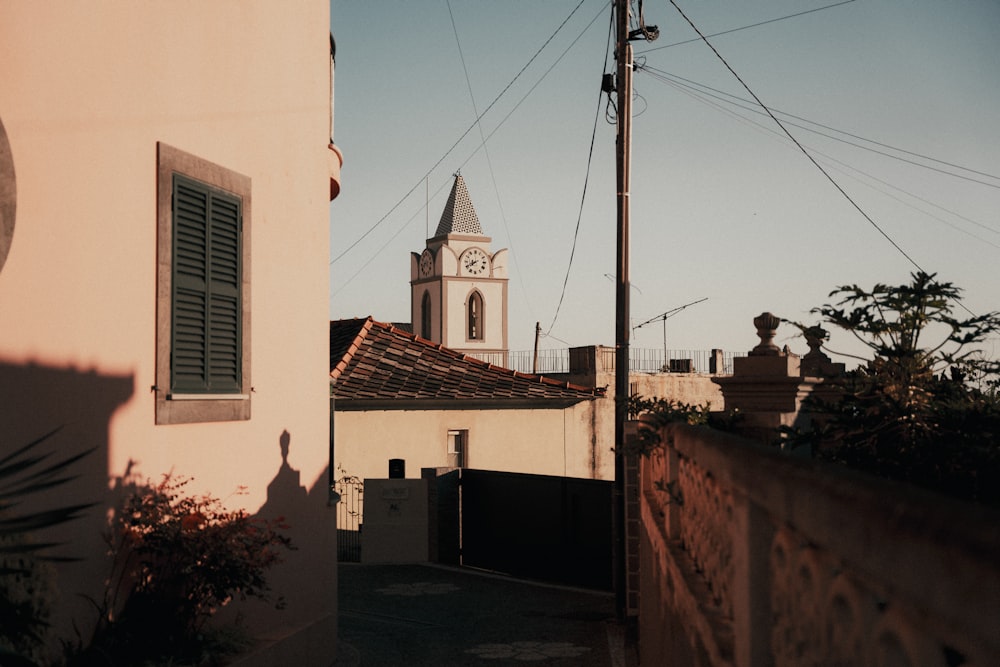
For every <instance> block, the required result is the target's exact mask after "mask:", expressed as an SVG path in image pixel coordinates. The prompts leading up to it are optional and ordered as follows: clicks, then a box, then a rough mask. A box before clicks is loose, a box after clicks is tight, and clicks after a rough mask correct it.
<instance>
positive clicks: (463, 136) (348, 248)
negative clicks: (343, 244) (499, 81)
mask: <svg viewBox="0 0 1000 667" xmlns="http://www.w3.org/2000/svg"><path fill="white" fill-rule="evenodd" d="M584 2H586V0H580V2H579V3H577V5H576V7H574V8H573V11H571V12H570V13H569V16H567V17H566V18H565V19H563V22H562V23H560V24H559V26H558V27H557V28H556V29H555V32H553V33H552V34H551V35H549V38H548V39H546V40H545V42H544V43H543V44H542V45H541V46H540V47H539V48H538V50H537V51H535V55H533V56H531V58H529V59H528V62H526V63H525V64H524V67H522V68H521V69H520V71H519V72H518V73H517V74H515V75H514V78H513V79H511V80H510V83H508V84H507V85H506V86H504V89H503V90H501V91H500V93H499V94H498V95H497V96H496V97H495V98H493V101H492V102H490V104H489V106H488V107H486V109H485V110H483V113H481V114H479V116H477V117H476V120H475V121H473V123H472V125H470V126H469V127H468V128H467V129H466V130H465V132H463V133H462V136H460V137H459V138H458V139H457V140H456V141H455V143H453V144H452V145H451V147H450V148H449V149H448V150H447V151H445V153H444V155H442V156H441V157H440V158H439V159H438V161H437V162H435V163H434V164H433V165H432V166H431V168H430V169H428V170H427V171H426V172H425V173H424V175H423V176H421V177H420V179H419V180H418V181H417V182H416V184H415V185H414V186H413V187H412V188H410V189H409V190H408V191H407V193H406V194H405V195H403V197H402V198H401V199H400V200H399V201H398V202H396V203H395V204H394V205H393V207H392V208H391V209H389V212H388V213H386V214H385V215H383V216H382V217H381V218H379V219H378V220H377V221H376V222H375V224H374V225H372V226H371V227H369V228H368V230H367V231H365V233H364V234H362V235H361V236H360V237H358V239H357V240H356V241H355V242H354V243H352V244H351V245H349V246H348V247H347V248H346V249H345V250H344V251H343V252H341V253H340V254H339V255H337V256H336V257H334V258H333V259H331V260H330V264H333V263H334V262H336V261H338V260H339V259H341V258H342V257H343V256H344V255H346V254H347V253H349V252H350V251H351V250H353V249H354V248H355V246H357V245H358V244H359V243H361V241H363V240H364V239H365V237H367V236H368V235H369V234H371V233H372V232H373V231H375V229H376V228H377V227H378V226H379V225H381V224H382V223H383V222H385V221H386V219H388V217H389V216H390V215H392V213H393V211H395V210H396V209H397V208H399V206H400V205H401V204H402V203H403V202H404V201H406V200H407V199H408V198H409V197H410V195H412V194H413V193H414V192H415V191H416V189H417V188H418V187H420V183H421V181H423V180H424V179H425V178H427V177H428V176H430V175H431V173H432V172H433V171H434V170H435V169H437V168H438V165H440V164H441V163H442V162H444V161H445V158H447V157H448V156H449V155H451V152H452V151H454V150H455V148H457V147H458V145H459V144H460V143H462V140H463V139H465V137H466V136H467V135H468V134H469V132H471V131H472V130H473V129H474V128H475V127H476V126H477V125H478V123H479V121H480V119H482V118H483V116H485V115H486V114H488V113H489V112H490V109H492V108H493V105H495V104H496V103H497V102H498V101H499V100H500V98H501V97H503V96H504V94H505V93H506V92H507V91H508V90H509V89H510V87H511V86H513V85H514V83H515V82H516V81H517V80H518V79H519V78H520V77H521V75H522V74H524V72H525V70H527V69H528V67H530V66H531V63H533V62H535V59H536V58H537V57H538V56H539V54H541V52H542V51H543V50H544V49H545V47H546V46H548V45H549V42H551V41H552V40H553V39H554V38H555V36H556V35H557V34H559V31H561V30H562V29H563V26H565V25H566V23H567V22H568V21H569V20H570V19H571V18H573V15H574V14H576V11H577V10H578V9H580V6H581V5H583V3H584Z"/></svg>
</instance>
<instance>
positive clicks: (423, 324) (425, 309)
mask: <svg viewBox="0 0 1000 667" xmlns="http://www.w3.org/2000/svg"><path fill="white" fill-rule="evenodd" d="M433 308H434V306H433V304H432V303H431V291H430V290H424V295H423V296H422V297H421V298H420V336H421V338H425V339H427V340H433V336H434V320H433V312H434V311H433Z"/></svg>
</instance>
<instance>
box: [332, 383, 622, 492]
mask: <svg viewBox="0 0 1000 667" xmlns="http://www.w3.org/2000/svg"><path fill="white" fill-rule="evenodd" d="M596 403H597V401H582V402H580V403H577V404H576V405H574V406H571V407H569V408H566V409H546V410H540V409H539V410H527V409H517V410H489V409H486V410H433V409H428V410H380V411H339V410H338V411H336V412H335V414H334V437H335V447H336V453H335V455H334V461H335V466H336V469H337V475H338V477H339V476H341V475H354V476H356V477H360V478H384V477H388V471H389V459H404V460H405V461H406V477H408V478H414V477H420V469H421V468H436V467H446V466H448V465H450V463H449V461H450V460H449V457H448V431H449V430H465V431H468V450H467V452H466V459H465V467H468V468H476V469H481V470H498V471H502V472H523V473H531V474H537V475H558V476H566V477H583V478H592V479H613V477H614V455H613V452H612V451H611V443H610V441H603V442H600V441H595V440H594V439H593V437H592V435H591V434H592V433H593V432H594V430H593V427H592V423H593V420H594V419H595V418H596V415H597V413H596V411H595V408H596Z"/></svg>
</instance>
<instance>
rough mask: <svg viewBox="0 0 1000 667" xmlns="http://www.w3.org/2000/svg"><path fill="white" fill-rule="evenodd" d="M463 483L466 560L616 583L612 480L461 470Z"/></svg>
mask: <svg viewBox="0 0 1000 667" xmlns="http://www.w3.org/2000/svg"><path fill="white" fill-rule="evenodd" d="M461 489H462V491H461V498H462V499H461V526H462V534H461V539H462V564H463V565H467V566H471V567H479V568H484V569H488V570H496V571H499V572H505V573H508V574H512V575H516V576H520V577H526V578H532V579H541V580H544V581H549V582H553V583H560V584H569V585H574V586H584V587H587V588H598V589H604V590H610V589H611V553H612V549H611V490H612V483H611V482H607V481H603V480H594V479H578V478H572V477H551V476H544V475H526V474H521V473H505V472H492V471H484V470H468V469H463V470H462V482H461Z"/></svg>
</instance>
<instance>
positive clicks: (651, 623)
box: [639, 424, 1000, 667]
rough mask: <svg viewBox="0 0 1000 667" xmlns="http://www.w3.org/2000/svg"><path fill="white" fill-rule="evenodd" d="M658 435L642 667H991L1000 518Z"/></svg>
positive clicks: (645, 482)
mask: <svg viewBox="0 0 1000 667" xmlns="http://www.w3.org/2000/svg"><path fill="white" fill-rule="evenodd" d="M661 435H662V438H663V440H662V441H663V442H664V443H667V444H666V445H665V447H664V448H663V449H662V450H660V451H657V452H656V453H655V455H654V456H652V457H650V458H648V459H644V460H643V464H642V480H641V497H640V506H641V519H642V531H641V533H642V534H641V547H640V576H641V583H640V586H641V597H640V618H639V632H640V635H639V645H640V659H641V663H642V664H648V665H660V664H678V665H679V664H683V665H737V666H749V665H776V666H792V665H929V666H934V665H940V666H941V667H946V666H954V665H965V666H969V667H971V666H974V665H975V666H985V665H996V664H1000V633H998V632H997V626H998V623H1000V512H996V511H993V510H988V509H986V508H983V507H979V506H975V505H970V504H965V503H960V502H956V501H953V500H951V499H948V498H943V497H940V496H937V495H934V494H930V493H926V492H923V491H920V490H917V489H913V488H910V487H906V486H903V485H898V484H894V483H890V482H885V481H882V480H878V479H875V478H870V477H867V476H864V475H861V474H856V473H853V472H851V471H848V470H844V469H840V468H837V467H832V466H828V465H824V464H821V463H818V462H815V461H809V460H802V459H798V458H792V457H788V456H784V455H781V454H780V453H778V452H776V451H775V450H773V449H769V448H765V447H762V446H759V445H757V444H755V443H753V442H751V441H748V440H745V439H742V438H739V437H736V436H732V435H728V434H723V433H720V432H717V431H713V430H711V429H707V428H703V427H689V426H683V425H677V424H675V425H671V426H669V427H667V429H666V430H665V431H664V432H663V433H662V434H661Z"/></svg>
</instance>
